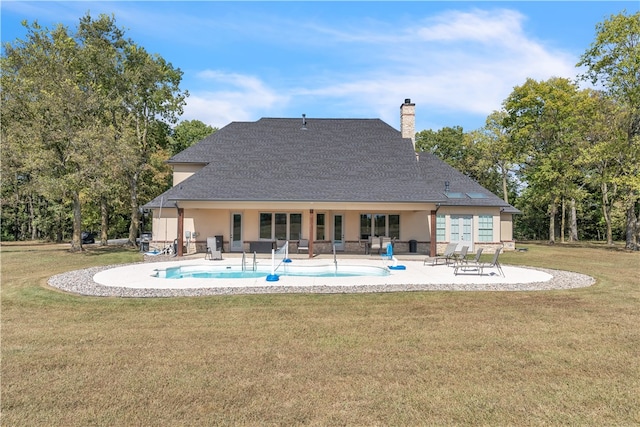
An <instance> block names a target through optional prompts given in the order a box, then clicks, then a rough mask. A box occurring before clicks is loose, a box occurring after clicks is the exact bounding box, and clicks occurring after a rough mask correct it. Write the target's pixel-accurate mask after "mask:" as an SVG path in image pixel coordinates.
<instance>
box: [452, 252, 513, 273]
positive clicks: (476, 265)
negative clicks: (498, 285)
mask: <svg viewBox="0 0 640 427" xmlns="http://www.w3.org/2000/svg"><path fill="white" fill-rule="evenodd" d="M501 251H502V248H498V249H496V251H495V252H494V254H493V259H492V260H491V262H472V261H469V262H468V263H466V264H460V265H458V264H456V266H455V269H454V270H453V274H456V275H457V274H458V273H459V271H463V272H466V271H469V270H475V271H477V272H478V274H479V275H481V274H483V273H484V269H485V268H495V269H496V270H498V272H499V273H500V275H501V276H502V277H505V275H504V271H502V266H501V265H500V262H498V257H499V256H500V252H501Z"/></svg>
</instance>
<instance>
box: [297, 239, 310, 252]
mask: <svg viewBox="0 0 640 427" xmlns="http://www.w3.org/2000/svg"><path fill="white" fill-rule="evenodd" d="M301 250H302V251H307V252H309V239H300V240H298V253H300V251H301Z"/></svg>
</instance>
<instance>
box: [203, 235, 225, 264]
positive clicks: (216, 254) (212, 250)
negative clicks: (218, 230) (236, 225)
mask: <svg viewBox="0 0 640 427" xmlns="http://www.w3.org/2000/svg"><path fill="white" fill-rule="evenodd" d="M204 259H210V260H214V259H222V248H219V247H218V241H217V240H216V238H215V237H207V253H206V254H205V256H204Z"/></svg>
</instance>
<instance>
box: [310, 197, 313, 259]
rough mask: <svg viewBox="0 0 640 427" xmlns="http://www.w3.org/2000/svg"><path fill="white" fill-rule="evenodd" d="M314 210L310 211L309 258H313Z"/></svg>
mask: <svg viewBox="0 0 640 427" xmlns="http://www.w3.org/2000/svg"><path fill="white" fill-rule="evenodd" d="M313 222H314V216H313V209H309V258H313Z"/></svg>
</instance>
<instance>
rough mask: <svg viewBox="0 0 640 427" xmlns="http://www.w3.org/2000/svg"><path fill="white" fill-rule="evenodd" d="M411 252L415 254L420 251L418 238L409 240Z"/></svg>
mask: <svg viewBox="0 0 640 427" xmlns="http://www.w3.org/2000/svg"><path fill="white" fill-rule="evenodd" d="M409 252H411V253H412V254H415V253H416V252H418V241H417V240H409Z"/></svg>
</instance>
